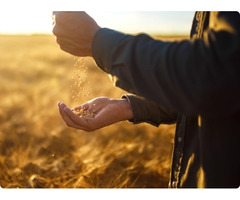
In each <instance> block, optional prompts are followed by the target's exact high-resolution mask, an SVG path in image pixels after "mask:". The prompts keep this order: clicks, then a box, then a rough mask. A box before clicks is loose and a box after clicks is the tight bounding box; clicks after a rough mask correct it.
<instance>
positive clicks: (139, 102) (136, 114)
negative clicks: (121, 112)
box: [122, 95, 177, 126]
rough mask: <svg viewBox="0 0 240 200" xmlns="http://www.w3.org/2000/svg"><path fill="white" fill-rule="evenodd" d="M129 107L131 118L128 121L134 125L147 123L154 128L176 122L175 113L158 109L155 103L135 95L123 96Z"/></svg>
mask: <svg viewBox="0 0 240 200" xmlns="http://www.w3.org/2000/svg"><path fill="white" fill-rule="evenodd" d="M122 98H124V99H128V102H129V103H130V105H131V109H132V113H133V118H132V119H131V120H129V121H130V122H132V123H134V124H138V123H142V122H147V123H149V124H151V125H154V126H159V125H160V124H172V123H175V122H176V120H177V113H176V112H174V111H170V110H166V109H164V108H162V107H160V106H159V105H158V104H156V103H155V102H152V101H149V100H147V99H145V98H143V97H139V96H136V95H123V96H122Z"/></svg>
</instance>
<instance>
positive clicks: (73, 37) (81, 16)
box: [53, 11, 100, 56]
mask: <svg viewBox="0 0 240 200" xmlns="http://www.w3.org/2000/svg"><path fill="white" fill-rule="evenodd" d="M53 26H54V27H53V34H54V35H55V36H56V41H57V43H58V44H59V45H60V48H61V49H62V50H64V51H66V52H68V53H70V54H72V55H75V56H92V41H93V38H94V36H95V34H96V32H97V30H98V29H99V28H100V27H99V26H98V24H97V23H96V22H95V20H94V19H93V18H91V17H90V16H89V15H88V14H87V13H85V12H83V11H79V12H77V11H55V12H53Z"/></svg>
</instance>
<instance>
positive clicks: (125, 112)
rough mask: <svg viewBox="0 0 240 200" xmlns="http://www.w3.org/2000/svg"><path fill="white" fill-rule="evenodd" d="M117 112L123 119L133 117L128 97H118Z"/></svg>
mask: <svg viewBox="0 0 240 200" xmlns="http://www.w3.org/2000/svg"><path fill="white" fill-rule="evenodd" d="M118 105H119V112H120V114H121V115H122V116H123V117H124V119H123V120H131V119H132V118H133V112H132V107H131V104H130V102H129V101H128V99H118Z"/></svg>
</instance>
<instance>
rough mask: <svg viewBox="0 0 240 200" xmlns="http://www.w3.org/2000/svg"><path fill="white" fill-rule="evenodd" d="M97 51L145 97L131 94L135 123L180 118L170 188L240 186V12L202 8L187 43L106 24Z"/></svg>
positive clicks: (101, 62)
mask: <svg viewBox="0 0 240 200" xmlns="http://www.w3.org/2000/svg"><path fill="white" fill-rule="evenodd" d="M93 56H94V59H95V61H96V63H97V65H98V66H99V67H100V68H101V69H102V70H104V71H106V72H107V73H110V74H112V75H113V80H114V82H115V83H116V85H117V86H119V87H121V88H122V89H124V90H127V91H129V92H131V93H134V94H136V95H138V96H141V97H138V96H134V95H133V96H125V98H128V99H129V101H130V102H131V104H132V108H133V113H134V119H133V122H135V123H138V122H143V121H145V122H149V123H152V124H154V125H157V126H158V125H159V124H161V123H173V122H174V121H177V128H176V135H175V144H174V153H173V161H172V170H171V181H170V187H238V186H239V184H240V170H239V169H240V148H239V147H240V130H239V127H238V125H239V124H240V92H239V91H240V15H239V13H237V12H197V13H196V14H195V17H194V20H193V25H192V30H191V39H189V40H183V41H180V42H163V41H160V40H154V39H153V38H151V37H149V36H147V35H145V34H140V35H137V36H132V35H126V34H123V33H119V32H116V31H113V30H110V29H100V30H99V31H98V32H97V34H96V36H95V38H94V42H93ZM149 110H150V111H152V112H150V111H149ZM143 111H144V112H143Z"/></svg>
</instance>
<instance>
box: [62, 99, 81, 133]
mask: <svg viewBox="0 0 240 200" xmlns="http://www.w3.org/2000/svg"><path fill="white" fill-rule="evenodd" d="M58 105H59V112H60V115H61V116H62V118H63V120H64V122H65V123H66V124H67V125H68V126H70V127H73V128H77V129H82V127H81V126H79V125H78V124H76V123H75V122H74V121H72V119H71V118H70V117H69V116H68V115H67V114H66V113H65V112H64V109H65V108H66V107H67V106H66V105H65V104H64V103H59V104H58Z"/></svg>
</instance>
